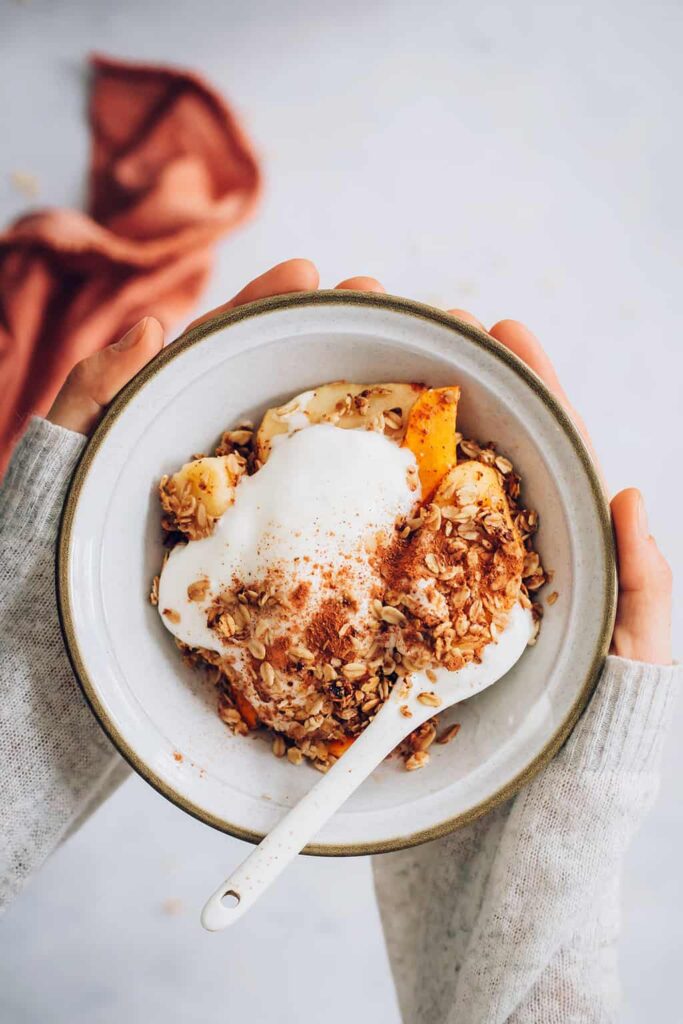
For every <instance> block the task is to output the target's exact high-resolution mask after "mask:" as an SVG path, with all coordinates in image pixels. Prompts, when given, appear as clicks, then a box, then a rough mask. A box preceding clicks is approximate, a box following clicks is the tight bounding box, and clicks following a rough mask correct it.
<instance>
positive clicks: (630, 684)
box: [560, 655, 683, 772]
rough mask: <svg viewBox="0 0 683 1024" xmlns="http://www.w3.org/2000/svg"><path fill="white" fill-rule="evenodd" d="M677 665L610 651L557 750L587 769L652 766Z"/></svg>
mask: <svg viewBox="0 0 683 1024" xmlns="http://www.w3.org/2000/svg"><path fill="white" fill-rule="evenodd" d="M682 684H683V666H681V665H649V664H647V663H645V662H639V661H629V660H627V659H626V658H617V657H615V656H614V655H610V656H609V657H608V658H607V659H606V661H605V666H604V669H603V672H602V676H601V678H600V681H599V683H598V686H597V689H596V691H595V694H594V696H593V698H592V700H591V702H590V704H589V706H588V708H587V709H586V711H585V713H584V714H583V716H582V718H581V719H580V721H579V723H578V725H577V727H576V729H575V730H574V732H573V733H572V735H571V737H570V738H569V740H568V741H567V744H566V746H565V748H564V750H563V751H562V754H561V755H560V756H561V757H562V758H563V759H564V760H566V762H567V764H568V765H569V766H571V767H573V768H581V769H583V770H588V771H609V772H612V771H629V772H649V771H653V770H656V768H657V764H658V761H659V757H660V754H661V748H662V743H663V740H664V737H665V736H666V730H667V727H668V724H669V722H670V720H671V716H672V710H673V705H674V701H675V699H676V694H677V693H678V691H679V689H680V687H681V685H682Z"/></svg>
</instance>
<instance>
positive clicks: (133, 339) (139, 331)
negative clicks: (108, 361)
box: [112, 316, 149, 352]
mask: <svg viewBox="0 0 683 1024" xmlns="http://www.w3.org/2000/svg"><path fill="white" fill-rule="evenodd" d="M148 320H149V317H148V316H143V318H142V320H138V322H137V323H136V324H133V326H132V327H131V329H130V330H129V331H126V333H125V334H124V336H123V337H122V338H119V340H118V341H115V342H114V344H113V345H112V348H115V349H116V351H117V352H123V351H125V349H127V348H133V346H134V345H137V343H138V342H139V340H140V338H141V337H142V335H143V334H144V333H145V327H146V326H147V321H148Z"/></svg>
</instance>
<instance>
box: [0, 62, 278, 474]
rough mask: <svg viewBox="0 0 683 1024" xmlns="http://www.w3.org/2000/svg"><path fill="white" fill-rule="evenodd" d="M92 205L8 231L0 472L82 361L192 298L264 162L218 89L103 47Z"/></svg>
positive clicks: (97, 67) (0, 237)
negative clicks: (29, 423) (32, 419)
mask: <svg viewBox="0 0 683 1024" xmlns="http://www.w3.org/2000/svg"><path fill="white" fill-rule="evenodd" d="M92 73H93V74H92V84H91V94H90V109H89V117H90V130H91V139H92V157H91V167H90V179H89V202H88V213H87V214H86V213H81V212H79V211H77V210H58V209H46V210H39V211H37V212H35V213H30V214H28V215H27V216H25V217H22V218H21V219H20V220H18V221H17V222H16V223H15V224H13V225H12V226H11V227H10V228H9V230H8V231H7V232H5V233H4V234H0V396H1V397H0V473H1V472H2V470H3V469H4V467H5V465H6V462H7V459H8V458H9V453H10V450H11V447H12V445H13V443H14V441H15V440H16V439H17V438H18V436H19V435H20V433H21V432H22V430H23V427H24V425H25V423H26V420H27V419H28V417H29V416H30V415H31V414H32V413H36V412H37V413H45V412H46V411H47V410H48V408H49V407H50V405H51V403H52V400H53V398H54V396H55V395H56V393H57V391H58V390H59V388H60V387H61V385H62V383H63V381H64V378H65V377H66V375H67V374H68V372H69V370H70V369H71V368H72V367H73V366H74V364H75V363H76V362H78V360H80V359H82V358H84V357H85V356H87V355H89V354H90V353H91V352H94V351H95V350H96V349H98V348H102V347H104V346H105V345H107V344H109V343H110V342H111V341H113V340H114V339H115V338H117V337H118V336H120V335H121V334H123V333H124V331H125V330H126V329H127V328H128V327H130V326H131V324H133V323H135V322H136V321H137V320H138V319H140V317H142V316H144V315H146V314H152V315H153V316H156V317H158V319H159V320H161V322H162V323H163V324H164V326H169V325H170V324H171V323H172V322H173V321H174V320H176V319H177V318H179V317H180V316H182V315H183V314H184V313H185V312H187V310H188V309H189V308H190V307H191V306H192V304H193V303H194V302H195V300H196V298H197V296H198V294H199V292H200V290H201V288H202V286H203V285H204V282H205V280H206V278H207V275H208V273H209V270H210V268H211V264H212V259H213V243H214V242H215V241H216V240H217V239H218V238H219V237H220V236H221V235H224V234H225V233H226V232H227V231H230V230H231V228H233V227H235V226H236V225H237V224H239V223H240V221H242V220H244V218H245V217H247V216H248V215H249V214H250V213H251V212H252V210H253V209H254V206H255V204H256V202H257V199H258V196H259V192H260V174H259V167H258V163H257V160H256V157H255V155H254V152H253V150H252V147H251V144H250V142H249V140H248V139H247V137H246V136H245V135H244V133H243V132H242V130H241V128H240V126H239V124H238V122H237V121H236V119H235V117H234V115H233V114H232V113H231V111H230V109H229V107H227V106H226V104H225V103H224V101H223V100H222V99H221V97H220V96H219V95H218V94H217V93H216V92H214V91H213V90H212V89H211V88H209V87H208V86H207V85H206V84H205V83H204V82H203V81H202V79H201V78H199V77H198V76H196V75H193V74H190V73H188V72H186V71H179V70H175V69H171V68H167V67H161V66H150V65H146V64H133V63H128V62H123V61H118V60H111V59H109V58H104V57H99V56H96V57H93V58H92Z"/></svg>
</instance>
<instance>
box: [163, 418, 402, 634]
mask: <svg viewBox="0 0 683 1024" xmlns="http://www.w3.org/2000/svg"><path fill="white" fill-rule="evenodd" d="M411 467H415V457H414V455H413V454H412V452H411V451H409V450H408V449H407V448H399V447H398V446H397V445H396V444H395V442H393V441H391V440H389V438H387V437H385V436H384V435H383V434H379V433H376V432H374V431H363V430H342V429H340V428H339V427H335V426H331V425H330V424H318V425H314V426H309V427H307V429H305V430H301V429H299V430H296V431H295V432H294V433H291V434H282V435H280V436H278V437H276V438H275V439H274V442H273V450H272V452H271V455H270V458H269V459H268V461H267V462H266V464H265V465H264V466H263V467H262V468H261V469H260V470H259V471H258V472H257V473H255V474H254V475H253V476H250V477H244V478H243V479H242V480H241V482H240V483H239V485H238V487H237V489H236V492H235V502H234V504H233V505H231V506H230V507H229V508H228V509H227V511H226V512H225V513H224V515H223V516H222V517H221V519H220V520H219V521H218V523H217V524H216V526H215V528H214V532H213V533H212V535H211V536H210V537H206V538H204V539H202V540H194V541H190V542H189V543H188V544H185V545H178V546H177V547H176V548H174V549H173V551H172V552H171V555H170V557H169V559H168V561H167V562H166V565H165V566H164V568H163V570H162V573H161V578H160V581H159V612H160V613H161V617H162V621H163V622H164V625H165V626H166V627H167V628H168V629H169V630H170V631H171V632H172V633H174V634H175V636H177V637H178V638H179V639H180V640H182V641H184V642H185V643H186V644H189V645H190V646H191V647H205V648H207V649H209V650H213V651H219V652H220V651H221V650H222V645H221V641H220V640H219V638H218V637H217V636H216V634H215V633H214V632H213V631H212V630H211V629H209V628H208V626H207V624H206V616H207V610H208V607H209V605H210V604H211V601H212V599H213V598H215V597H216V596H218V595H219V594H220V592H221V591H222V590H223V589H228V590H232V589H235V587H236V585H247V586H248V585H249V583H250V582H252V581H253V582H257V581H261V580H263V579H264V578H265V577H267V576H268V574H269V571H271V570H274V569H275V570H277V572H278V573H279V574H280V575H282V573H283V572H284V574H285V575H286V577H287V578H288V580H290V581H291V583H292V585H295V584H296V583H298V582H306V583H309V584H310V586H311V594H310V599H312V600H313V601H314V600H315V598H316V596H318V597H322V596H324V593H325V592H326V591H334V589H335V582H336V581H335V578H334V573H335V572H339V571H340V570H342V569H344V571H345V578H344V588H345V589H346V590H350V591H351V593H352V595H353V597H354V598H355V600H356V602H357V605H358V614H359V615H361V616H362V615H363V614H368V615H369V614H370V612H369V609H368V606H369V601H370V596H371V590H372V584H373V580H374V579H376V575H375V574H376V572H377V570H376V568H375V567H373V565H372V559H371V555H372V553H373V551H374V550H375V548H376V545H377V541H378V540H379V541H382V540H385V541H386V540H388V539H389V537H390V535H391V534H392V531H393V529H394V523H395V521H396V518H397V517H398V516H401V515H409V514H410V512H411V510H412V508H413V506H414V504H415V502H416V501H418V500H419V499H420V497H421V495H420V490H419V484H418V489H417V490H411V488H410V483H409V474H408V471H409V470H410V468H411ZM412 477H413V480H416V479H417V477H416V474H412ZM413 486H415V484H414V483H413ZM378 535H381V536H378ZM330 570H331V571H332V575H331V573H330ZM200 579H208V581H209V587H208V590H207V594H206V597H205V598H204V599H203V600H202V601H192V600H190V598H189V597H188V593H187V590H188V587H189V586H190V584H192V583H195V582H196V581H197V580H200ZM166 609H172V610H173V611H174V612H176V613H177V615H178V616H179V621H177V622H176V621H171V619H170V618H169V617H168V616H167V615H164V611H165V610H166ZM173 618H174V619H175V618H176V616H173Z"/></svg>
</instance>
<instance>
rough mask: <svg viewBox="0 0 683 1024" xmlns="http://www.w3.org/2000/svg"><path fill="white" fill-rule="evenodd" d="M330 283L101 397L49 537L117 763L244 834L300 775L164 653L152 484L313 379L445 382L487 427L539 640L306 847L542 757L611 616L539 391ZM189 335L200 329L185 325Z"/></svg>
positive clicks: (597, 551) (490, 786)
mask: <svg viewBox="0 0 683 1024" xmlns="http://www.w3.org/2000/svg"><path fill="white" fill-rule="evenodd" d="M392 302H393V300H387V301H384V300H379V301H378V300H376V299H375V300H372V301H369V300H368V299H367V297H362V298H361V297H358V296H356V297H354V296H352V295H350V296H345V297H344V299H343V300H340V299H339V297H338V293H335V296H334V297H330V298H329V301H325V298H324V295H322V296H321V295H319V296H318V297H317V299H316V301H315V302H306V300H302V299H299V300H292V299H290V300H289V301H286V300H279V301H276V302H270V303H265V304H263V303H261V304H257V305H256V306H255V307H254V308H253V309H251V310H250V309H249V308H248V309H247V310H246V311H245V312H242V313H241V314H240V315H239V316H233V317H232V318H228V319H227V321H225V322H223V323H218V324H213V325H212V327H211V328H210V329H209V330H208V331H207V330H206V329H200V331H199V332H195V334H194V335H190V336H188V338H187V339H185V340H184V341H181V342H180V343H178V344H177V347H176V348H175V351H173V352H169V351H167V352H165V353H164V354H163V356H162V358H161V360H160V361H159V363H158V364H155V365H154V366H153V367H151V368H150V370H149V371H146V372H145V373H143V374H142V375H141V376H140V378H138V379H136V381H135V382H134V384H133V387H132V388H130V389H129V390H128V391H127V392H126V393H125V394H124V395H123V396H122V397H121V399H120V400H119V401H118V402H117V403H116V405H115V406H114V408H113V410H112V412H111V413H110V415H109V417H108V419H107V420H106V421H105V423H104V424H103V425H102V427H101V429H100V431H99V432H98V434H97V435H96V437H95V439H94V442H93V443H92V444H91V445H90V447H89V449H88V451H87V453H86V456H85V458H84V460H83V462H82V464H81V467H80V469H79V472H78V474H77V476H76V478H75V481H74V485H73V487H72V491H71V495H70V500H69V503H68V506H67V512H66V515H65V520H64V527H63V532H62V538H61V552H60V580H59V582H60V601H61V608H62V615H63V623H64V627H65V634H66V638H67V643H68V645H69V648H70V653H71V656H72V660H73V662H74V665H75V667H76V670H77V672H78V675H79V678H80V680H81V683H82V685H83V686H84V689H85V691H86V695H87V696H88V698H89V700H90V701H91V703H92V705H93V707H94V710H95V711H96V713H97V715H98V717H99V718H100V721H102V723H103V724H104V726H105V728H106V729H107V731H108V732H109V734H110V736H111V737H112V738H113V739H114V741H115V742H116V743H117V745H118V746H119V748H120V749H121V750H122V752H123V753H124V754H125V756H127V757H128V759H129V760H130V761H131V763H132V764H133V765H134V767H136V768H137V769H138V770H139V771H140V772H141V774H143V775H144V776H145V777H146V778H147V779H148V780H149V781H151V782H152V783H153V784H154V785H156V786H157V788H159V789H160V790H161V791H162V792H164V793H165V794H166V795H167V796H170V797H171V799H173V800H174V801H175V802H177V803H178V804H180V805H181V806H183V807H184V808H185V809H187V810H189V811H190V812H191V813H194V814H196V815H198V816H199V817H201V818H203V819H204V820H205V821H207V822H209V823H211V824H213V825H216V826H218V827H220V828H224V829H225V830H227V831H230V832H232V833H234V834H237V835H241V836H244V837H247V838H255V837H257V836H258V835H260V834H262V833H263V832H265V831H267V830H268V829H269V828H271V827H272V826H273V825H274V824H275V822H276V821H277V819H278V818H279V817H280V816H281V814H282V813H283V811H284V810H285V809H286V808H288V807H291V806H292V805H293V804H294V803H295V802H296V801H297V800H298V799H299V798H300V797H301V796H302V795H303V794H304V793H305V792H306V791H307V790H308V789H309V788H310V786H311V785H313V784H314V783H315V782H316V781H317V779H318V778H319V776H318V774H317V772H315V771H314V770H313V769H312V768H310V767H308V766H303V767H298V768H295V767H294V766H292V765H290V764H289V763H288V762H287V761H286V760H285V761H281V760H277V759H276V758H274V757H273V756H272V754H271V752H270V749H269V745H268V743H267V742H264V741H263V739H262V738H259V737H258V736H250V737H247V738H241V737H234V736H232V735H231V734H230V733H229V731H228V730H227V729H226V727H225V726H224V725H223V723H222V722H221V721H220V720H219V719H218V717H217V715H216V710H215V692H214V691H213V690H212V688H211V687H210V686H208V685H207V684H206V683H205V682H204V681H203V680H202V678H201V676H200V675H199V674H198V673H196V672H195V671H193V670H191V669H189V668H187V667H186V666H185V665H184V664H183V662H182V661H181V659H180V657H179V654H178V652H177V650H176V649H175V646H174V645H173V642H172V640H171V638H170V636H169V634H168V632H167V631H166V630H165V629H164V627H163V626H162V624H161V622H160V620H159V618H158V615H157V612H156V609H154V608H152V607H151V606H150V605H149V603H148V601H147V594H148V592H149V586H150V581H151V579H152V577H153V575H154V574H155V573H156V572H157V571H158V569H159V565H160V562H161V557H162V547H161V544H160V537H159V511H158V504H157V499H156V484H157V481H158V479H159V477H160V476H161V475H162V474H163V473H168V472H173V471H174V470H175V469H176V468H177V467H178V466H179V465H181V464H182V463H183V462H184V461H187V459H188V458H189V457H190V456H191V455H192V454H193V453H195V452H198V451H205V452H208V451H210V449H211V448H212V446H213V445H214V444H215V443H216V441H217V439H218V437H219V435H220V433H221V431H222V430H223V429H225V428H227V427H229V426H231V425H232V424H233V423H234V422H235V421H236V420H238V419H242V418H244V417H247V418H250V419H253V420H258V418H259V417H260V415H261V414H262V413H263V412H264V411H265V409H266V408H267V407H268V406H269V405H273V404H275V403H279V402H280V401H284V400H286V399H287V398H289V397H291V396H292V395H293V394H295V393H296V392H299V391H303V390H305V389H307V388H309V387H312V386H315V385H318V384H321V383H323V382H327V381H331V380H335V379H340V378H346V379H349V380H356V381H363V382H365V381H367V382H378V381H415V380H418V381H424V382H425V383H427V384H430V385H435V386H439V385H445V384H451V383H458V384H460V385H461V387H462V404H461V408H460V414H459V429H460V430H461V431H463V432H464V433H465V435H466V436H467V435H471V436H474V437H477V438H479V439H480V440H482V441H489V440H493V441H495V442H496V444H497V447H498V449H499V450H500V451H501V452H503V453H504V454H505V455H507V456H508V457H509V458H510V459H511V460H512V461H513V463H514V464H515V467H516V468H517V469H518V471H519V472H520V473H521V474H522V478H523V498H524V501H525V503H526V504H527V505H528V506H529V507H533V508H536V509H537V510H538V511H539V513H540V517H541V526H540V530H539V534H538V549H539V551H540V553H541V555H542V558H543V561H544V563H545V565H546V567H548V568H550V569H552V570H553V572H554V577H553V581H552V584H551V585H550V586H548V587H547V588H546V591H545V592H546V594H547V593H548V592H549V591H553V590H554V591H557V593H558V594H559V598H558V600H557V602H556V603H555V604H554V605H553V606H552V607H547V608H546V614H545V619H544V624H543V628H542V631H541V635H540V638H539V641H538V643H537V644H536V646H535V647H534V648H530V649H529V650H528V651H527V652H526V653H525V655H524V656H523V658H522V659H521V661H520V662H519V663H518V665H517V666H516V667H515V668H514V669H513V670H512V671H511V672H510V673H509V674H508V675H507V676H506V677H505V678H504V679H502V680H501V681H500V682H499V683H498V684H497V685H495V686H493V687H492V688H490V689H489V690H487V691H485V692H484V693H482V694H480V695H479V696H476V697H474V698H472V699H471V700H469V701H467V702H465V703H464V704H462V705H460V706H458V707H456V708H454V709H451V710H450V711H449V712H447V713H446V714H445V715H444V716H443V721H444V723H446V722H456V721H457V722H460V723H461V730H460V732H459V734H458V736H457V739H456V740H455V741H454V742H452V743H450V744H448V745H446V746H436V745H435V746H434V747H433V748H432V750H433V756H432V759H431V763H430V764H429V766H428V767H427V768H426V769H425V770H422V771H420V772H412V773H407V772H405V771H404V770H403V769H402V766H401V764H400V762H398V761H397V760H395V759H393V760H391V759H390V760H389V761H387V762H385V763H384V764H383V765H381V766H380V768H378V769H377V771H376V772H375V773H374V774H373V775H372V776H371V777H370V779H368V780H367V782H366V783H365V784H364V785H363V786H362V787H361V788H360V790H359V791H358V792H357V793H356V794H355V796H354V797H353V798H352V799H351V801H349V803H348V804H347V805H346V806H345V807H344V808H343V809H342V811H341V812H339V813H338V814H337V815H335V816H334V818H333V819H332V820H331V821H330V822H329V824H328V825H327V826H326V827H325V829H324V830H323V832H322V833H321V835H320V837H319V841H318V843H317V849H318V851H319V852H331V853H334V852H363V851H367V850H370V849H375V850H376V849H386V848H396V847H398V846H401V845H405V844H407V843H409V842H415V841H418V840H420V839H423V838H428V837H429V836H430V835H434V834H438V833H439V832H440V831H446V830H448V828H450V827H453V824H454V823H455V824H457V823H458V822H463V821H465V820H467V819H469V818H470V817H471V816H472V815H473V814H475V813H479V812H480V811H481V810H482V809H486V808H487V807H489V806H491V805H492V803H494V802H496V801H497V800H500V799H503V798H504V797H505V796H506V795H508V794H509V793H510V792H511V791H512V789H513V787H515V786H518V785H519V784H521V782H522V781H523V780H524V779H525V778H528V777H529V776H530V774H531V773H532V772H533V770H534V768H535V767H536V765H537V763H538V761H539V759H540V760H543V758H547V757H548V756H550V754H551V753H552V751H553V749H554V747H556V746H557V743H558V742H559V741H560V739H561V738H562V737H563V735H564V734H566V732H567V731H568V729H569V728H570V727H571V724H572V723H573V721H574V720H575V718H576V716H577V715H578V713H579V711H580V709H581V707H582V705H583V704H584V703H585V701H586V700H587V698H588V696H589V694H590V691H591V688H592V684H593V681H594V677H595V673H596V670H597V668H598V666H599V664H600V661H601V658H602V656H603V654H604V650H605V643H606V636H607V635H608V633H609V629H610V623H611V616H612V613H613V603H614V594H613V582H614V581H613V572H614V570H613V562H612V555H611V548H610V542H609V533H608V530H607V526H606V519H605V509H604V503H602V502H601V498H600V495H599V492H598V491H597V490H596V481H595V479H594V476H593V474H592V472H591V470H590V468H589V467H588V466H587V464H586V461H585V455H584V453H583V451H582V449H581V448H580V446H578V444H577V441H576V439H575V437H574V436H573V433H572V431H571V430H570V429H569V428H568V427H567V425H566V423H564V422H563V421H562V420H561V419H558V416H557V414H556V411H555V409H554V407H553V404H552V403H551V402H549V401H548V399H547V396H546V395H545V393H544V389H543V388H542V387H540V386H537V385H536V384H535V383H534V381H533V378H532V377H531V376H529V375H528V374H524V373H522V372H520V369H519V368H518V366H516V365H515V362H516V361H515V360H514V359H511V358H508V357H503V356H501V354H500V353H499V352H498V351H497V348H496V346H495V345H493V346H491V345H489V344H488V343H484V342H483V341H482V340H481V339H477V340H473V337H472V335H473V333H474V334H476V332H472V331H470V330H469V329H468V328H467V327H465V326H463V327H461V328H458V327H457V325H455V324H454V323H453V322H452V321H450V322H449V320H448V319H447V318H445V317H440V316H439V315H438V314H430V313H429V312H428V311H424V310H423V309H421V308H420V307H417V306H415V305H412V304H409V303H395V302H393V304H392ZM202 335H203V336H202Z"/></svg>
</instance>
